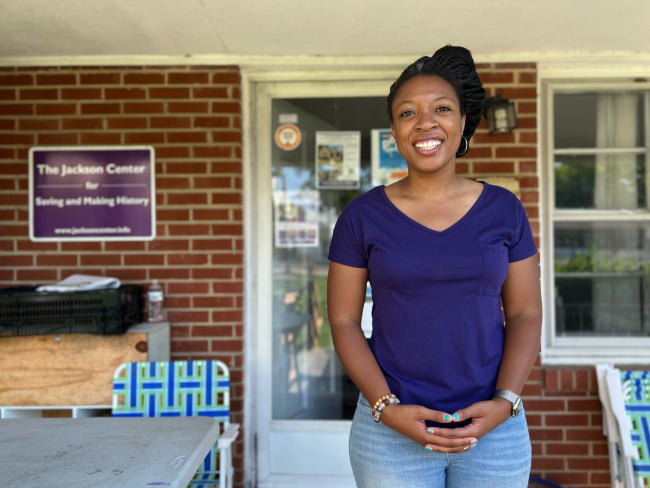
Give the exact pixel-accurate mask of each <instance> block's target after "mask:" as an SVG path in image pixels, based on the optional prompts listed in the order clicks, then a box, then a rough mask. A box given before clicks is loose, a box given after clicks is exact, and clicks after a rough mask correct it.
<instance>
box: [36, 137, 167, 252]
mask: <svg viewBox="0 0 650 488" xmlns="http://www.w3.org/2000/svg"><path fill="white" fill-rule="evenodd" d="M155 236H156V185H155V159H154V149H153V147H150V146H124V147H122V146H104V147H102V146H89V147H82V146H76V147H63V146H61V147H46V146H43V147H32V148H31V149H30V150H29V237H30V239H31V240H32V241H35V242H38V241H45V242H47V241H51V242H65V241H150V240H152V239H154V238H155Z"/></svg>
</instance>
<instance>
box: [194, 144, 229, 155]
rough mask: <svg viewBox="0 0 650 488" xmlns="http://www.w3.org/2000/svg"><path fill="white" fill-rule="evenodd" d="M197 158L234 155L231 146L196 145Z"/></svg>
mask: <svg viewBox="0 0 650 488" xmlns="http://www.w3.org/2000/svg"><path fill="white" fill-rule="evenodd" d="M193 149H194V157H195V158H229V157H231V156H232V148H231V147H230V146H194V148H193Z"/></svg>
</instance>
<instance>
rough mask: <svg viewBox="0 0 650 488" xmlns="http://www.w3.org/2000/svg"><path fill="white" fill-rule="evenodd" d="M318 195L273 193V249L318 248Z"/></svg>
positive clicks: (294, 192)
mask: <svg viewBox="0 0 650 488" xmlns="http://www.w3.org/2000/svg"><path fill="white" fill-rule="evenodd" d="M319 200H320V198H319V193H318V192H317V191H314V190H288V191H274V192H273V206H274V210H275V219H274V224H275V229H274V234H275V247H318V205H319Z"/></svg>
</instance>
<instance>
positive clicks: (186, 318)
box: [167, 311, 210, 323]
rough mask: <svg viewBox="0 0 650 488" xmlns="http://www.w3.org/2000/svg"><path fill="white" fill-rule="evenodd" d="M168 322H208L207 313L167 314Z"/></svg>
mask: <svg viewBox="0 0 650 488" xmlns="http://www.w3.org/2000/svg"><path fill="white" fill-rule="evenodd" d="M167 320H168V321H169V322H173V323H177V322H208V321H209V320H210V313H209V312H201V311H192V312H187V311H183V312H180V311H179V312H167Z"/></svg>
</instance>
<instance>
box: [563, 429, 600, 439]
mask: <svg viewBox="0 0 650 488" xmlns="http://www.w3.org/2000/svg"><path fill="white" fill-rule="evenodd" d="M566 440H567V441H602V440H605V436H604V435H603V431H602V429H585V428H582V429H567V431H566Z"/></svg>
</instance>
